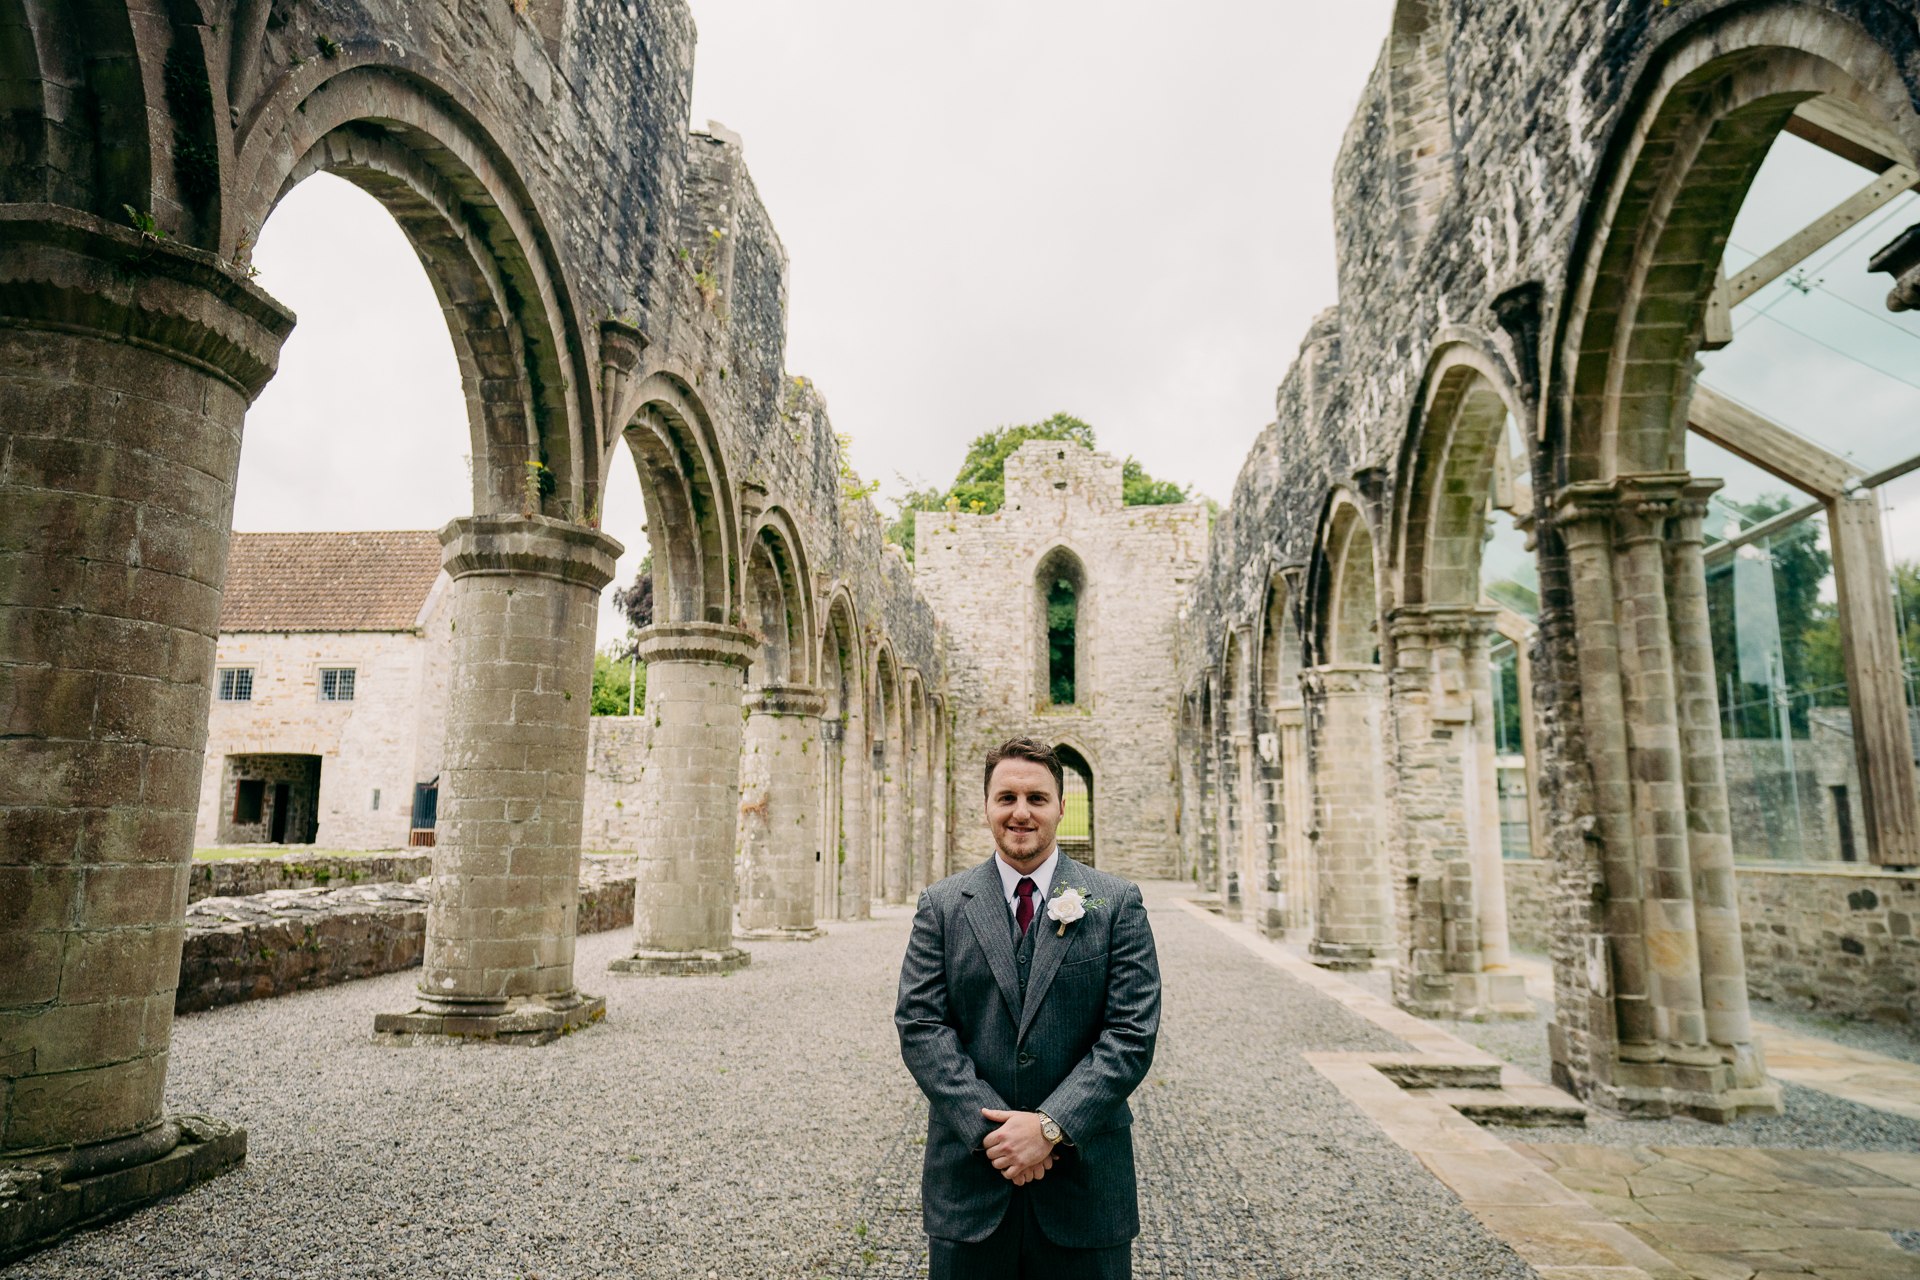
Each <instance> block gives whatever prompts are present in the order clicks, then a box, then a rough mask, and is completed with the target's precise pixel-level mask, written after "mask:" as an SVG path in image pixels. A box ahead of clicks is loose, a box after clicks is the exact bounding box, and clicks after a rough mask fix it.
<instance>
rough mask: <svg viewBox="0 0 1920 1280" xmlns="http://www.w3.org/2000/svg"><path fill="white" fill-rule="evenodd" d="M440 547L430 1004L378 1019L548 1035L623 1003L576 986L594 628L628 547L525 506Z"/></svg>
mask: <svg viewBox="0 0 1920 1280" xmlns="http://www.w3.org/2000/svg"><path fill="white" fill-rule="evenodd" d="M440 545H441V547H442V548H443V552H442V555H443V559H444V563H445V565H446V569H447V573H448V574H449V575H450V576H451V577H452V578H453V589H454V593H455V594H454V602H453V672H452V676H451V678H450V679H449V681H448V686H449V696H448V699H447V745H446V755H445V764H444V766H443V768H442V772H441V775H440V823H439V838H438V840H437V842H436V843H435V846H434V850H433V901H432V905H431V906H430V907H429V908H428V911H427V954H426V959H425V962H424V963H423V964H422V966H421V970H420V984H419V997H418V1003H417V1004H416V1005H415V1007H414V1008H413V1009H411V1010H409V1011H408V1012H406V1013H386V1014H380V1015H378V1016H376V1017H375V1018H374V1024H373V1029H374V1033H375V1035H376V1036H380V1037H387V1038H390V1039H392V1040H393V1041H395V1042H398V1043H412V1042H415V1041H419V1040H423V1039H426V1040H431V1039H437V1038H440V1037H448V1036H451V1037H459V1038H463V1039H465V1038H474V1039H483V1040H497V1041H501V1042H503V1043H507V1044H545V1043H548V1042H549V1041H552V1040H554V1039H556V1038H558V1037H559V1036H561V1035H564V1034H565V1033H566V1032H568V1031H570V1030H573V1029H574V1028H577V1027H582V1026H585V1025H587V1024H588V1023H590V1022H593V1021H595V1020H596V1019H598V1018H601V1017H603V1016H605V1014H606V1008H607V1004H606V1000H605V999H604V998H602V997H599V996H586V995H582V994H581V993H580V992H579V991H578V990H576V989H575V987H574V985H573V944H574V937H575V933H576V930H577V927H578V924H579V896H580V826H581V819H582V802H583V799H584V796H585V792H586V767H587V733H588V728H589V724H588V721H589V717H590V716H591V715H592V712H593V647H594V636H595V630H596V625H597V622H598V617H599V605H600V589H601V588H602V587H604V586H606V585H607V583H608V582H610V581H612V579H613V569H614V561H615V560H617V559H618V558H619V555H620V552H621V550H622V548H621V546H620V544H619V543H618V542H615V541H614V540H613V539H612V538H609V537H608V536H607V535H606V534H604V533H601V532H599V531H598V530H596V529H589V528H586V527H585V526H583V525H576V524H567V523H564V522H562V521H559V520H549V519H547V518H545V517H543V516H522V515H487V516H471V517H468V518H466V519H462V520H454V521H452V522H450V523H449V524H448V525H447V526H446V528H444V529H442V530H441V531H440ZM649 697H651V694H649Z"/></svg>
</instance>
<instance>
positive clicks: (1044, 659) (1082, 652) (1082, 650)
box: [1033, 547, 1093, 711]
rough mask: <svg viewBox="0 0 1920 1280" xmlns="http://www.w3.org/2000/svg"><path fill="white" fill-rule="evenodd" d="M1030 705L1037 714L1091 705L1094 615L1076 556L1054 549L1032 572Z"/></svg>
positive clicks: (1089, 706) (1085, 582) (1083, 571)
mask: <svg viewBox="0 0 1920 1280" xmlns="http://www.w3.org/2000/svg"><path fill="white" fill-rule="evenodd" d="M1033 585H1034V611H1035V613H1036V615H1037V621H1038V625H1037V626H1036V627H1035V635H1034V640H1035V646H1034V683H1035V685H1036V688H1035V689H1034V701H1035V702H1036V703H1037V704H1038V708H1039V710H1041V711H1047V710H1049V709H1053V708H1064V707H1080V708H1091V706H1092V702H1093V699H1092V696H1091V695H1092V692H1093V691H1092V688H1091V684H1092V681H1091V679H1090V678H1089V677H1090V675H1091V664H1090V662H1089V654H1090V650H1091V645H1090V644H1089V643H1088V640H1089V636H1088V632H1087V624H1088V620H1089V619H1090V618H1091V616H1092V608H1091V601H1090V597H1089V592H1088V589H1087V576H1086V570H1085V569H1084V568H1083V567H1082V566H1081V563H1080V558H1079V557H1078V556H1076V555H1074V554H1073V552H1071V551H1069V550H1067V549H1066V548H1065V547H1055V548H1054V549H1053V550H1052V551H1050V552H1048V553H1047V554H1046V555H1045V556H1043V557H1042V558H1041V560H1040V564H1039V567H1038V568H1037V569H1036V570H1035V571H1034V580H1033Z"/></svg>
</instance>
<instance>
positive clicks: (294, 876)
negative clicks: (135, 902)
mask: <svg viewBox="0 0 1920 1280" xmlns="http://www.w3.org/2000/svg"><path fill="white" fill-rule="evenodd" d="M432 874H433V854H432V853H431V852H429V851H427V850H424V849H423V850H421V851H420V852H419V853H398V852H396V853H390V854H377V855H373V856H369V857H320V858H314V857H306V856H303V855H301V854H298V853H288V854H284V855H281V856H279V857H274V858H265V857H261V858H217V859H214V860H212V861H208V862H195V863H194V864H193V868H192V870H191V871H190V872H189V874H188V876H187V901H188V902H198V901H200V900H201V899H202V898H244V897H248V896H250V895H252V894H256V893H270V892H272V891H273V890H275V889H315V888H319V889H326V888H335V889H337V888H340V887H342V886H345V885H355V884H395V883H405V884H411V883H412V882H413V881H415V880H418V879H419V878H420V877H421V876H427V875H432Z"/></svg>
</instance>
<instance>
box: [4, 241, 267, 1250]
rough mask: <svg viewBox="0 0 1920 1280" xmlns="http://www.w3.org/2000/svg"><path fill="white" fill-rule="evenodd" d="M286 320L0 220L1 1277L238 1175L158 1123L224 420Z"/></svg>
mask: <svg viewBox="0 0 1920 1280" xmlns="http://www.w3.org/2000/svg"><path fill="white" fill-rule="evenodd" d="M292 328H293V316H292V314H291V313H289V312H288V311H286V310H285V309H284V308H282V307H281V306H279V305H278V304H277V303H275V302H274V301H273V300H272V299H271V298H269V297H267V295H266V294H265V293H263V292H261V291H260V290H259V289H258V288H256V287H255V286H253V285H252V284H250V283H248V282H247V281H246V280H245V279H244V278H241V277H239V276H236V275H234V274H233V273H232V272H230V271H229V270H228V269H227V268H226V267H225V266H224V265H223V264H222V263H220V262H219V261H218V260H217V259H216V258H215V257H214V256H213V255H212V254H208V253H203V252H199V251H196V250H191V249H182V248H177V247H174V246H172V245H170V244H167V243H163V242H161V241H157V240H153V239H149V238H147V237H143V236H140V235H138V234H136V233H134V232H132V231H128V230H124V229H121V228H116V227H113V226H109V225H108V224H106V223H104V222H101V221H100V220H98V219H96V218H93V217H92V216H90V215H87V214H83V213H79V212H77V211H74V210H67V209H55V208H51V207H47V206H30V207H23V206H13V207H11V208H6V209H0V1262H5V1261H7V1260H9V1259H10V1258H11V1257H13V1256H16V1255H17V1254H18V1253H20V1252H22V1251H24V1250H25V1249H27V1248H29V1247H31V1245H32V1244H33V1242H35V1241H37V1240H44V1239H49V1238H51V1237H54V1236H57V1235H60V1234H62V1233H64V1232H65V1231H67V1230H69V1229H71V1228H72V1227H73V1226H75V1225H77V1224H78V1223H80V1222H82V1221H84V1220H86V1219H88V1218H92V1217H95V1216H97V1215H102V1214H106V1213H111V1212H117V1211H121V1210H125V1209H130V1208H132V1207H134V1206H136V1205H139V1204H142V1203H145V1202H146V1201H149V1200H152V1199H154V1198H156V1197H158V1196H162V1195H168V1194H171V1193H174V1192H177V1191H180V1190H184V1189H185V1188H187V1187H190V1186H192V1185H193V1184H194V1183H196V1182H198V1181H200V1180H202V1179H205V1178H207V1177H211V1176H212V1175H214V1174H216V1173H219V1172H221V1171H223V1170H225V1169H227V1168H229V1167H231V1166H233V1165H236V1164H238V1163H239V1162H240V1161H241V1160H242V1159H244V1157H245V1153H246V1145H247V1143H246V1132H245V1131H244V1130H241V1129H237V1128H234V1127H233V1126H230V1125H226V1124H223V1123H220V1122H217V1121H210V1120H205V1119H203V1118H199V1117H173V1118H167V1117H165V1116H164V1115H163V1112H162V1096H163V1092H164V1089H165V1085H166V1075H167V1049H168V1041H169V1037H170V1034H171V1031H172V1026H173V1004H174V987H175V984H176V982H177V980H178V977H179V972H180V948H181V939H182V936H183V925H182V918H183V915H184V912H185V910H186V900H187V872H188V867H189V865H190V863H191V860H192V857H193V829H194V815H195V810H196V808H197V807H198V802H199V797H200V776H201V760H202V757H203V755H204V753H205V750H206V737H207V707H208V702H209V690H208V684H209V681H210V680H211V679H212V675H213V663H214V640H215V635H216V633H217V630H218V627H219V621H220V597H221V591H222V588H223V586H224V584H225V580H226V564H227V539H228V529H229V526H230V523H231V519H232V514H233V484H234V476H235V472H236V470H237V468H238V465H239V458H240V434H241V425H242V422H243V420H244V417H245V415H246V410H247V406H248V405H249V404H250V403H251V402H252V400H253V398H254V397H255V396H256V395H258V394H259V392H260V390H261V388H262V387H263V386H265V385H266V382H267V380H268V379H269V378H270V377H271V376H272V375H273V370H274V365H275V361H276V360H277V359H278V356H279V350H280V344H281V342H282V341H283V340H284V339H285V338H286V336H287V334H288V333H289V332H290V331H291V330H292Z"/></svg>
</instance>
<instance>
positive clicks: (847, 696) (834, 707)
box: [816, 586, 873, 920]
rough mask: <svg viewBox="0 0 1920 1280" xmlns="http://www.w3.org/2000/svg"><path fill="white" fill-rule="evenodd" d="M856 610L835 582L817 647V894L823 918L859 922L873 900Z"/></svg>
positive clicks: (864, 682)
mask: <svg viewBox="0 0 1920 1280" xmlns="http://www.w3.org/2000/svg"><path fill="white" fill-rule="evenodd" d="M858 616H859V615H858V614H857V613H856V611H855V609H854V604H853V596H852V593H851V592H849V591H848V590H847V588H846V587H845V586H840V587H838V588H836V589H835V590H834V592H833V594H832V595H831V596H830V597H829V598H828V604H827V623H826V634H825V636H824V637H823V638H822V641H821V648H820V655H821V658H820V664H821V684H822V686H823V687H824V688H825V690H826V710H825V712H824V714H823V717H822V720H821V730H820V735H821V774H822V779H823V785H822V788H821V804H820V823H821V841H820V844H821V852H822V857H821V861H820V864H819V865H820V875H819V880H818V881H817V884H816V894H817V901H818V902H819V912H820V915H821V917H822V918H823V919H836V920H863V919H865V918H867V916H868V915H869V914H870V913H871V910H872V902H873V897H872V894H871V893H870V892H869V889H868V884H867V876H868V870H867V868H868V854H869V850H870V844H869V840H868V837H867V820H868V813H869V805H868V800H869V797H870V794H871V791H872V765H871V763H870V762H869V760H868V759H867V755H866V742H867V686H868V682H867V680H866V679H865V673H864V664H863V662H862V660H861V645H860V630H859V625H858V622H857V618H858Z"/></svg>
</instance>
